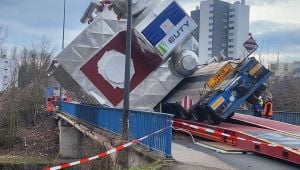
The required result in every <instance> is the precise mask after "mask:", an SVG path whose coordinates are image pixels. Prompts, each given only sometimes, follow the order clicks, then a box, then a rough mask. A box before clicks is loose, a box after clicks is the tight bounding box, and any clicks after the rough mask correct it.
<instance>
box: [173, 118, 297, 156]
mask: <svg viewBox="0 0 300 170" xmlns="http://www.w3.org/2000/svg"><path fill="white" fill-rule="evenodd" d="M173 122H174V123H179V124H182V125H184V126H188V127H190V128H193V129H196V130H199V131H202V132H206V133H210V134H213V135H215V136H224V137H228V138H232V139H236V140H241V141H247V142H251V143H254V144H256V145H267V146H270V147H274V148H283V149H291V150H294V151H299V150H300V148H289V147H284V146H282V145H277V144H270V143H266V142H259V141H255V140H249V139H245V138H241V137H237V136H233V135H230V134H227V133H223V132H221V131H217V130H214V129H210V128H204V127H200V126H196V125H191V124H188V123H185V122H180V121H173Z"/></svg>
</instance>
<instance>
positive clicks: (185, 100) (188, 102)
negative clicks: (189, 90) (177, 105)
mask: <svg viewBox="0 0 300 170" xmlns="http://www.w3.org/2000/svg"><path fill="white" fill-rule="evenodd" d="M181 106H182V107H183V108H184V109H185V110H186V111H187V110H189V109H190V108H191V107H192V106H193V100H192V99H191V98H190V96H184V98H183V99H182V100H181Z"/></svg>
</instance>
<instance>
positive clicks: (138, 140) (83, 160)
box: [44, 126, 172, 170]
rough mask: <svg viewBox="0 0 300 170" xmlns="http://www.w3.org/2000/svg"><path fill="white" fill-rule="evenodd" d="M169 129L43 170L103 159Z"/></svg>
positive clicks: (54, 169)
mask: <svg viewBox="0 0 300 170" xmlns="http://www.w3.org/2000/svg"><path fill="white" fill-rule="evenodd" d="M171 127H172V126H168V127H165V128H163V129H160V130H158V131H155V132H153V133H151V134H149V135H147V136H144V137H142V138H139V139H136V140H133V141H131V142H129V143H126V144H124V145H119V146H117V147H115V148H113V149H111V150H109V151H106V152H101V153H99V154H98V155H95V156H92V157H89V158H82V159H80V160H78V161H75V162H71V163H63V164H61V165H58V166H55V167H52V168H48V167H46V168H44V170H57V169H63V168H69V167H71V166H74V165H79V164H84V163H87V162H89V161H92V160H94V159H98V158H103V157H105V156H107V155H109V154H112V153H114V152H119V151H121V150H123V149H125V148H127V147H128V146H131V145H134V144H137V143H139V142H141V141H142V140H144V139H146V138H148V137H150V136H153V135H155V134H157V133H160V132H162V131H164V130H166V129H168V128H171Z"/></svg>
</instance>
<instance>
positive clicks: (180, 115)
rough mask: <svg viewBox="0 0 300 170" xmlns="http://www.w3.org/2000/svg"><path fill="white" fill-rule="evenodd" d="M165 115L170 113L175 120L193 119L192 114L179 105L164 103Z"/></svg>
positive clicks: (163, 110)
mask: <svg viewBox="0 0 300 170" xmlns="http://www.w3.org/2000/svg"><path fill="white" fill-rule="evenodd" d="M162 112H163V113H170V114H173V115H174V118H177V119H185V120H189V119H191V118H192V116H191V115H190V114H188V112H187V111H186V110H185V109H184V108H183V107H182V106H181V105H180V104H179V103H164V104H163V105H162Z"/></svg>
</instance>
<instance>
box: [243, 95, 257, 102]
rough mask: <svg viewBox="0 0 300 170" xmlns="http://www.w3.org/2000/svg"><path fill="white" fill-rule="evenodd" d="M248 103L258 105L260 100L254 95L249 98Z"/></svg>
mask: <svg viewBox="0 0 300 170" xmlns="http://www.w3.org/2000/svg"><path fill="white" fill-rule="evenodd" d="M246 102H248V103H250V104H256V103H258V102H259V101H258V98H257V97H256V96H255V95H254V94H253V95H251V96H250V97H248V98H247V99H246Z"/></svg>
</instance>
